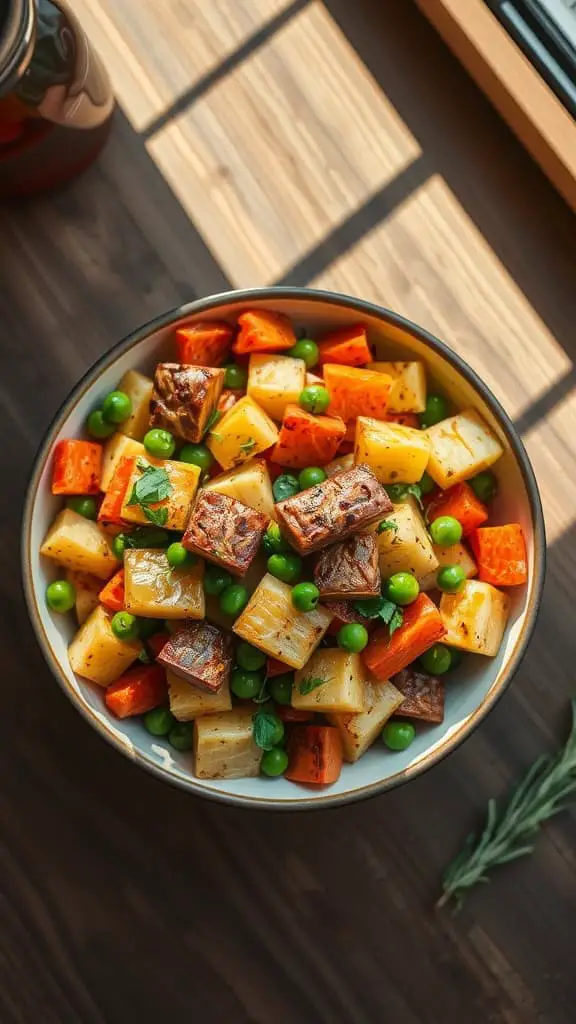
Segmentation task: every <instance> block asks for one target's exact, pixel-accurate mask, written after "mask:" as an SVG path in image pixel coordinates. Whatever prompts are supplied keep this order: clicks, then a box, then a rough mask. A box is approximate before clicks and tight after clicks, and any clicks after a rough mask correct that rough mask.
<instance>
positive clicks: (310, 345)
mask: <svg viewBox="0 0 576 1024" xmlns="http://www.w3.org/2000/svg"><path fill="white" fill-rule="evenodd" d="M286 355H287V356H292V358H293V359H303V360H304V362H305V363H306V369H307V370H311V369H312V368H313V367H314V366H316V365H317V363H318V360H319V358H320V349H319V348H318V345H317V344H316V342H315V341H312V339H311V338H300V341H297V342H296V344H295V345H293V346H292V348H289V349H288V351H287V353H286Z"/></svg>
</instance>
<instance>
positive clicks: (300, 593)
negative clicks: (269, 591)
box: [290, 583, 320, 612]
mask: <svg viewBox="0 0 576 1024" xmlns="http://www.w3.org/2000/svg"><path fill="white" fill-rule="evenodd" d="M290 596H291V598H292V604H293V605H294V607H295V608H296V609H297V610H298V611H299V612H313V611H314V609H315V608H316V607H317V606H318V602H319V600H320V591H319V590H318V587H317V586H315V585H314V583H297V584H296V586H295V587H292V592H291V595H290Z"/></svg>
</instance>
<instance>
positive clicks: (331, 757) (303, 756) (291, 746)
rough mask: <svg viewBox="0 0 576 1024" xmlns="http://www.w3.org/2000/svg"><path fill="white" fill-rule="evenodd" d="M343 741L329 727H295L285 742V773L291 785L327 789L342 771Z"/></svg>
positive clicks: (334, 730)
mask: <svg viewBox="0 0 576 1024" xmlns="http://www.w3.org/2000/svg"><path fill="white" fill-rule="evenodd" d="M342 761H343V752H342V739H341V736H340V733H339V731H338V729H335V728H334V726H331V725H297V726H296V727H295V728H294V729H293V730H292V732H291V734H290V738H289V740H288V770H287V772H286V778H287V779H290V781H291V782H303V783H307V784H310V785H314V786H327V785H329V784H330V783H331V782H336V781H337V779H339V777H340V772H341V771H342Z"/></svg>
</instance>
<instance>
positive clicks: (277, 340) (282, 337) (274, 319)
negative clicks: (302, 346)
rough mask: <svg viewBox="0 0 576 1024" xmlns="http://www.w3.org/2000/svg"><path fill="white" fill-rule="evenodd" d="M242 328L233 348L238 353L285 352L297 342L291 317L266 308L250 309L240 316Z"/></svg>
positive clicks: (239, 324) (239, 322)
mask: <svg viewBox="0 0 576 1024" xmlns="http://www.w3.org/2000/svg"><path fill="white" fill-rule="evenodd" d="M238 326H239V327H240V330H239V332H238V336H237V338H236V341H235V342H234V345H233V346H232V350H233V351H234V352H235V353H236V354H237V355H245V354H247V353H248V352H283V351H285V350H286V349H289V348H292V347H293V346H294V345H295V344H296V335H295V334H294V328H293V327H292V323H291V321H290V319H289V317H287V316H285V315H284V314H283V313H272V312H271V311H269V310H266V309H255V310H248V311H247V312H246V313H241V314H240V316H239V317H238Z"/></svg>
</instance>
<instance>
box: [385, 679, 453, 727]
mask: <svg viewBox="0 0 576 1024" xmlns="http://www.w3.org/2000/svg"><path fill="white" fill-rule="evenodd" d="M391 682H392V683H393V684H394V686H395V687H396V689H397V690H400V693H401V694H402V695H403V697H404V700H403V701H402V703H401V704H400V706H399V707H398V708H397V709H396V714H397V715H402V716H403V717H405V718H418V719H421V720H422V721H423V722H432V723H434V724H440V722H443V721H444V683H443V682H442V680H441V679H438V678H437V677H436V676H429V675H425V674H424V673H423V672H414V670H413V669H410V668H405V669H403V671H402V672H399V673H398V675H396V676H393V677H392V680H391Z"/></svg>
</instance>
